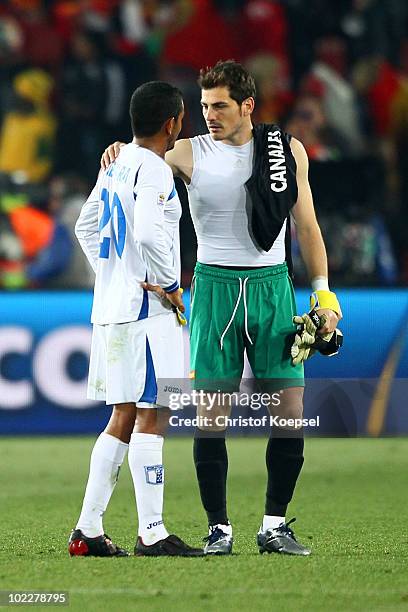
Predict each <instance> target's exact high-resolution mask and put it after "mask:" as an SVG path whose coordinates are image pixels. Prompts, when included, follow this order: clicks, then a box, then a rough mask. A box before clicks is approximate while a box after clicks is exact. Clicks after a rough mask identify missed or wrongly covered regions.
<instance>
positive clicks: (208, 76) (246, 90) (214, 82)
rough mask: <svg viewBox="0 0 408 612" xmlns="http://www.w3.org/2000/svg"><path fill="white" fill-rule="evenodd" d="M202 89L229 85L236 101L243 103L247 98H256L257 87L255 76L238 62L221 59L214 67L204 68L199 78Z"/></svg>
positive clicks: (230, 92) (231, 94)
mask: <svg viewBox="0 0 408 612" xmlns="http://www.w3.org/2000/svg"><path fill="white" fill-rule="evenodd" d="M198 84H199V86H200V87H201V89H214V88H215V87H228V89H229V94H230V96H231V98H232V99H233V100H235V102H237V103H238V104H242V102H243V101H244V100H246V99H247V98H255V96H256V87H255V81H254V79H253V77H252V76H251V75H250V74H249V72H248V71H247V70H246V69H245V68H244V67H243V66H242V65H241V64H238V62H235V61H234V60H227V61H225V62H222V61H219V62H217V63H216V64H215V66H213V67H212V68H209V67H208V66H207V68H202V69H201V70H200V76H199V78H198Z"/></svg>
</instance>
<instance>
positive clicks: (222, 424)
mask: <svg viewBox="0 0 408 612" xmlns="http://www.w3.org/2000/svg"><path fill="white" fill-rule="evenodd" d="M230 412H231V408H230V406H220V405H212V406H209V405H207V404H201V405H199V406H198V407H197V429H199V430H201V431H205V432H214V433H216V432H220V431H225V430H226V429H227V425H228V416H229V415H230Z"/></svg>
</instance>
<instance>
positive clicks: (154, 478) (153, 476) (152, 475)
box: [144, 465, 164, 485]
mask: <svg viewBox="0 0 408 612" xmlns="http://www.w3.org/2000/svg"><path fill="white" fill-rule="evenodd" d="M144 469H145V475H146V482H147V484H152V485H160V484H163V477H164V468H163V465H145V466H144Z"/></svg>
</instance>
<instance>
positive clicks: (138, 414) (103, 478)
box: [68, 81, 203, 556]
mask: <svg viewBox="0 0 408 612" xmlns="http://www.w3.org/2000/svg"><path fill="white" fill-rule="evenodd" d="M183 115H184V108H183V100H182V97H181V93H180V91H179V90H178V89H176V88H175V87H173V86H171V85H169V84H167V83H162V82H158V81H155V82H150V83H145V84H144V85H142V86H141V87H139V88H138V89H136V90H135V92H134V93H133V95H132V98H131V102H130V117H131V123H132V131H133V135H134V138H133V141H132V142H131V143H130V144H128V145H127V146H126V147H123V149H122V151H121V153H120V155H119V157H118V159H117V160H115V162H114V163H112V164H110V166H109V167H108V168H107V169H106V170H105V171H101V172H100V174H99V177H98V180H97V183H96V185H95V187H94V189H93V190H92V193H91V195H90V196H89V198H88V200H87V202H86V203H85V205H84V206H83V208H82V210H81V213H80V216H79V219H78V221H77V224H76V228H75V231H76V235H77V238H78V240H79V242H80V244H81V247H82V249H83V251H84V252H85V255H86V256H87V258H88V260H89V263H90V264H91V266H92V268H93V269H94V271H95V274H96V278H95V290H94V301H93V308H92V318H91V320H92V323H93V336H92V348H91V357H90V366H89V379H88V397H89V398H91V399H95V400H104V401H106V403H107V404H109V405H110V404H112V405H113V411H112V416H111V418H110V421H109V423H108V425H107V427H106V429H105V431H104V432H103V433H101V435H100V436H99V438H98V439H97V441H96V443H95V446H94V448H93V451H92V455H91V463H90V471H89V478H88V484H87V487H86V491H85V496H84V500H83V505H82V511H81V515H80V517H79V520H78V523H77V525H76V527H75V529H74V530H73V531H72V533H71V536H70V538H69V543H68V549H69V553H70V554H71V555H72V556H77V555H91V556H128V555H129V553H128V552H127V551H126V550H124V549H122V548H120V547H118V546H116V545H115V544H113V543H112V541H111V540H110V538H109V537H108V536H107V535H106V534H105V532H104V528H103V524H102V517H103V514H104V512H105V510H106V508H107V505H108V503H109V500H110V497H111V495H112V493H113V489H114V487H115V484H116V481H117V478H118V474H119V470H120V467H121V465H122V463H123V460H124V458H125V455H126V453H127V451H128V450H129V454H128V460H129V466H130V471H131V474H132V478H133V483H134V487H135V495H136V505H137V511H138V518H139V530H138V537H137V541H136V546H135V551H134V552H135V554H136V555H138V556H145V555H146V556H162V555H171V556H201V555H202V554H203V551H202V549H199V548H192V547H190V546H188V545H187V544H185V543H184V542H183V541H182V540H181V539H180V538H178V537H177V536H175V535H169V533H168V532H167V530H166V528H165V526H164V522H163V518H162V510H163V486H164V469H163V461H162V447H163V435H164V431H165V428H166V425H167V421H168V410H167V409H166V408H164V407H160V408H158V405H159V400H158V392H159V391H160V389H158V385H159V386H160V382H159V381H160V379H175V378H179V379H180V378H182V376H183V370H184V364H183V341H182V329H181V326H180V316H181V314H180V313H182V312H184V306H183V302H182V298H181V290H180V288H179V279H180V255H179V251H180V245H179V228H178V225H179V219H180V216H181V205H180V201H179V199H178V196H177V192H176V190H175V187H174V181H173V175H172V172H171V170H170V167H169V166H168V165H167V164H166V162H165V161H164V156H165V153H166V151H168V150H170V149H172V148H173V147H174V143H175V141H176V139H177V137H178V135H179V133H180V130H181V125H182V119H183ZM155 285H158V286H160V287H163V288H164V290H163V291H161V292H160V291H159V293H157V292H154V293H149V292H148V291H147V289H148V288H151V287H152V286H155ZM177 309H178V311H177ZM177 315H179V316H177Z"/></svg>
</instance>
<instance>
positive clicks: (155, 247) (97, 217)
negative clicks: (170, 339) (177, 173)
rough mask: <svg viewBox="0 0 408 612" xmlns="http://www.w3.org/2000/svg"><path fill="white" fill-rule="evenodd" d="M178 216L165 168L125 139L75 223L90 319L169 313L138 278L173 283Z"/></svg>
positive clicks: (176, 275)
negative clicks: (90, 285)
mask: <svg viewBox="0 0 408 612" xmlns="http://www.w3.org/2000/svg"><path fill="white" fill-rule="evenodd" d="M180 216H181V205H180V201H179V198H178V195H177V192H176V189H175V187H174V180H173V176H172V173H171V170H170V166H168V165H167V164H166V162H165V161H164V160H163V159H162V158H161V157H159V156H158V155H156V154H155V153H153V152H152V151H150V150H148V149H145V148H143V147H139V146H138V145H136V144H133V143H131V144H128V145H126V146H125V147H123V148H122V149H121V152H120V154H119V156H118V158H117V159H116V160H115V162H114V163H113V164H111V165H110V166H109V168H108V169H107V170H105V171H104V172H102V171H101V172H100V174H99V177H98V181H97V183H96V185H95V187H94V189H93V190H92V193H91V195H90V196H89V198H88V200H87V201H86V203H85V204H84V206H83V208H82V210H81V213H80V216H79V219H78V221H77V224H76V227H75V233H76V235H77V238H78V240H79V242H80V244H81V247H82V249H83V250H84V252H85V255H86V256H87V258H88V260H89V262H90V264H91V266H92V267H93V269H94V271H95V273H96V278H95V289H94V301H93V308H92V317H91V320H92V322H93V323H97V324H100V325H104V324H108V323H126V322H129V321H137V320H139V319H145V318H146V317H151V316H155V315H158V314H161V313H164V312H171V310H168V309H167V308H166V307H165V306H164V305H163V304H162V303H161V301H160V299H159V298H158V297H157V295H156V294H155V293H152V292H149V291H146V290H144V289H143V288H142V287H141V283H142V282H143V281H145V280H147V281H149V282H150V283H153V284H158V285H160V286H161V287H163V288H164V289H166V290H167V291H173V290H175V289H176V288H178V286H179V280H180V241H179V220H180Z"/></svg>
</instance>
